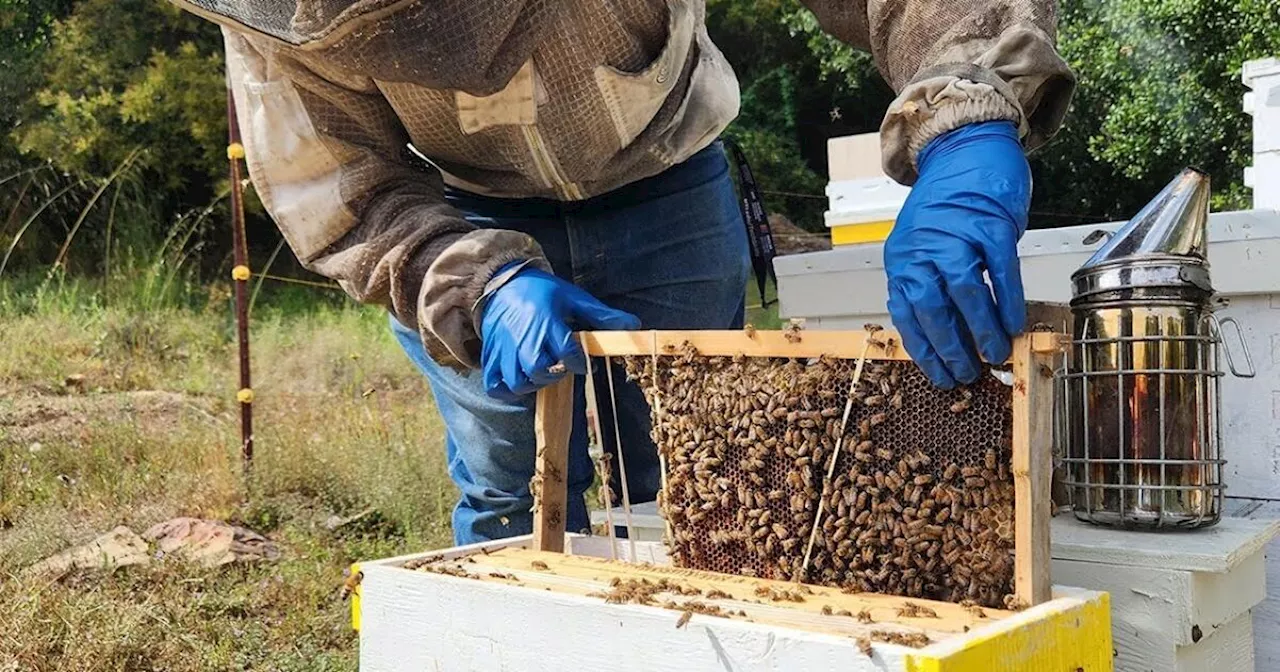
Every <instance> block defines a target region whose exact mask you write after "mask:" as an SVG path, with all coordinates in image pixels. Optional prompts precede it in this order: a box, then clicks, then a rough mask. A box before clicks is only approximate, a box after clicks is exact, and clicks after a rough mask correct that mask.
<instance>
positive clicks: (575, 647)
mask: <svg viewBox="0 0 1280 672" xmlns="http://www.w3.org/2000/svg"><path fill="white" fill-rule="evenodd" d="M529 543H530V537H522V538H517V539H509V540H505V541H499V542H490V543H488V544H484V545H482V546H483V550H481V546H471V547H463V548H456V549H447V550H443V551H438V552H434V553H425V554H419V555H416V556H405V557H400V558H390V559H387V560H377V561H372V562H366V563H362V564H361V565H360V566H359V571H361V572H362V575H363V581H362V583H361V584H360V586H359V589H358V593H359V600H358V603H357V605H355V607H354V609H356V610H358V613H359V630H360V669H361V670H362V672H410V671H412V672H419V671H421V670H440V671H446V672H451V671H454V670H459V671H462V670H466V671H471V670H484V671H486V672H490V671H491V672H514V671H522V672H523V671H541V670H548V671H552V670H556V671H559V670H572V671H575V672H576V671H582V672H587V671H591V672H594V671H596V670H610V671H612V672H699V671H703V670H706V671H708V672H724V671H729V672H749V671H756V670H760V671H767V672H791V671H796V672H799V671H802V670H803V671H804V672H824V671H828V670H829V671H831V672H837V671H838V672H1022V671H1024V670H1044V671H1046V672H1047V671H1049V670H1055V671H1056V670H1062V671H1064V672H1106V671H1109V670H1111V669H1112V655H1111V638H1110V623H1109V620H1108V606H1107V600H1108V597H1107V595H1105V594H1104V593H1098V592H1093V591H1085V590H1080V589H1075V588H1056V587H1055V589H1054V599H1053V600H1050V601H1049V602H1045V603H1043V604H1040V605H1038V606H1035V607H1031V608H1029V609H1026V610H1024V611H1021V612H1017V613H1013V612H997V611H994V610H988V611H987V612H984V615H977V614H975V613H973V612H972V611H970V610H967V609H965V608H963V607H961V606H959V605H952V604H944V603H933V602H928V601H926V600H914V601H913V603H914V604H917V605H919V606H928V607H931V608H933V609H935V610H936V613H935V614H932V615H926V616H903V615H902V614H900V613H898V612H897V609H898V608H899V606H900V605H903V604H905V601H904V600H903V599H901V598H894V597H890V596H884V595H873V594H868V593H859V594H851V595H846V594H843V593H841V592H840V591H839V590H836V589H831V588H821V587H816V586H815V587H812V588H810V589H808V591H807V592H804V593H803V594H804V595H806V596H807V597H805V598H803V599H802V600H799V601H794V600H783V601H778V600H776V599H772V598H769V597H763V598H762V597H760V595H761V593H759V592H757V591H756V590H754V589H755V588H756V587H759V586H761V585H764V584H768V585H772V586H774V587H776V588H779V589H782V590H786V591H792V590H795V591H801V590H803V589H801V588H799V587H798V584H792V583H783V582H766V581H763V580H759V579H750V578H747V577H736V576H727V575H713V574H710V573H706V572H694V571H691V570H679V569H674V568H670V567H667V566H665V565H666V557H665V554H664V553H663V552H662V547H661V545H660V544H656V543H653V542H637V543H636V544H635V548H636V550H637V553H636V558H637V559H639V560H640V561H641V562H642V563H647V564H629V563H625V562H620V561H610V560H606V559H605V558H607V557H608V556H609V550H608V549H609V541H608V540H607V539H602V538H598V537H596V538H592V537H581V536H577V535H568V536H567V538H566V543H565V554H558V553H541V554H539V553H536V552H531V551H529V550H528V549H527V548H520V547H521V546H527V545H528V544H529ZM630 548H631V544H630V543H620V544H619V545H618V546H617V549H616V552H617V554H618V556H619V558H621V559H623V560H625V559H627V558H628V557H629V553H630ZM468 557H470V558H472V561H471V562H470V564H469V562H468V560H467V558H468ZM428 558H429V559H430V562H433V563H443V564H444V565H445V566H450V567H453V568H454V569H453V570H451V571H460V572H465V573H467V576H456V575H449V574H442V573H438V572H424V571H418V570H416V569H412V568H406V567H405V565H406V564H408V565H409V567H413V566H414V564H415V562H424V561H427V559H428ZM450 563H452V564H450ZM620 577H622V578H628V577H634V578H629V579H628V580H638V579H640V578H645V579H646V580H649V581H651V582H653V581H655V580H656V581H662V580H671V581H674V582H677V583H679V584H680V585H681V586H684V587H686V588H700V589H701V590H702V591H703V594H702V595H697V596H691V594H690V593H683V594H680V595H677V594H675V593H670V592H663V593H661V594H660V595H658V596H655V600H654V602H653V603H652V604H636V603H616V602H610V601H607V600H606V594H607V593H609V592H610V590H611V586H613V585H615V584H614V583H613V579H615V578H620ZM711 587H716V588H722V589H723V590H724V591H725V593H726V594H723V595H721V596H712V594H711V592H710V591H709V589H710V588H711ZM692 601H698V602H701V603H702V604H704V605H715V606H717V607H722V608H723V609H724V610H725V611H726V613H725V614H724V615H723V616H715V615H704V614H702V613H698V614H694V615H692V616H690V617H687V618H685V617H682V614H683V613H685V612H683V611H682V606H677V605H687V604H689V603H690V602H692ZM823 606H827V607H829V608H831V609H834V610H841V611H848V612H850V613H839V612H837V611H832V612H830V613H828V611H827V610H822V607H823ZM860 608H862V609H865V610H866V611H867V613H868V614H869V616H870V617H871V618H872V620H873V621H874V622H872V623H864V622H862V621H860V620H859V619H858V618H855V617H853V615H852V614H853V612H855V611H857V610H859V609H860ZM739 610H741V614H739V613H738V612H739ZM682 621H683V622H682ZM875 632H880V633H882V635H881V636H880V637H879V638H877V639H874V640H871V641H869V642H868V641H863V642H861V643H860V641H859V640H860V639H862V638H863V637H865V636H866V635H867V633H873V636H875V635H874V633H875ZM888 632H895V633H917V634H925V633H927V635H926V636H928V637H929V640H930V643H928V644H926V645H923V646H921V647H919V648H917V647H913V646H905V645H901V644H895V643H889V642H886V641H882V640H883V639H885V637H883V633H888ZM868 646H869V647H870V653H869V654H868V653H865V652H864V650H865V649H866V647H868Z"/></svg>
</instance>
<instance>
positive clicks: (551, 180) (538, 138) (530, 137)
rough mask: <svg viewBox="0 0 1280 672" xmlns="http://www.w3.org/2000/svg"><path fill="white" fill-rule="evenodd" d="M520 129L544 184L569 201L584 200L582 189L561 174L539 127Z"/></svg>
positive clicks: (523, 127) (522, 127)
mask: <svg viewBox="0 0 1280 672" xmlns="http://www.w3.org/2000/svg"><path fill="white" fill-rule="evenodd" d="M520 129H521V131H523V132H524V139H525V142H527V143H528V144H529V152H530V154H532V155H533V162H534V164H535V165H536V166H537V167H538V172H539V173H540V174H541V175H542V180H543V182H545V183H546V185H547V186H548V187H551V188H553V189H555V190H556V191H558V192H559V193H560V195H561V196H562V197H564V198H566V199H568V200H571V201H580V200H582V198H583V195H582V189H581V188H580V187H579V186H578V185H577V184H575V183H573V182H571V181H570V180H569V178H567V177H565V175H564V173H561V172H560V169H559V168H557V167H556V163H555V159H553V158H552V156H551V152H550V151H548V150H547V144H546V143H545V142H543V140H542V133H540V132H539V131H538V127H537V126H521V127H520Z"/></svg>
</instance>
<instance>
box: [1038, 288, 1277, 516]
mask: <svg viewBox="0 0 1280 672" xmlns="http://www.w3.org/2000/svg"><path fill="white" fill-rule="evenodd" d="M1224 324H1231V325H1233V326H1235V327H1236V329H1237V330H1239V329H1240V327H1239V324H1238V323H1236V321H1235V320H1234V319H1233V318H1225V319H1221V320H1220V319H1218V318H1217V317H1216V316H1214V315H1213V314H1212V313H1203V314H1199V313H1198V311H1192V310H1191V309H1188V308H1180V309H1178V308H1172V307H1169V306H1126V307H1124V308H1123V309H1119V308H1116V309H1111V310H1108V311H1105V312H1104V311H1092V314H1091V315H1089V316H1088V317H1086V318H1085V319H1082V320H1081V322H1080V324H1078V325H1077V330H1078V333H1077V337H1076V338H1073V339H1072V342H1071V365H1070V366H1069V367H1067V368H1065V369H1063V370H1062V371H1060V373H1059V378H1060V385H1059V386H1058V389H1057V392H1058V395H1059V397H1058V401H1057V403H1058V428H1057V431H1058V432H1059V435H1060V437H1061V438H1060V439H1059V440H1060V441H1062V442H1063V443H1065V445H1066V446H1067V450H1066V456H1065V457H1063V458H1061V462H1062V464H1063V465H1064V467H1065V469H1064V473H1065V476H1064V478H1063V483H1064V484H1065V485H1066V487H1067V488H1068V490H1069V492H1070V496H1071V504H1072V510H1073V512H1074V514H1075V516H1076V518H1078V519H1079V520H1083V521H1086V522H1089V523H1094V524H1100V525H1108V526H1113V527H1123V528H1149V529H1176V528H1182V529H1194V528H1199V527H1208V526H1211V525H1214V524H1215V523H1217V522H1218V521H1219V520H1220V519H1221V517H1222V504H1223V497H1224V494H1225V491H1226V486H1225V485H1224V484H1223V466H1224V465H1225V464H1226V460H1224V459H1223V458H1222V450H1221V443H1222V438H1221V435H1222V428H1221V419H1222V396H1221V379H1222V377H1223V376H1224V375H1225V374H1226V372H1225V371H1224V369H1223V368H1222V359H1223V355H1224V354H1225V357H1226V360H1227V366H1228V368H1229V369H1230V371H1231V372H1232V373H1233V374H1234V375H1238V376H1246V377H1247V376H1250V375H1252V374H1251V373H1245V372H1242V371H1239V370H1237V369H1236V366H1235V363H1234V361H1232V359H1231V351H1230V348H1228V347H1227V346H1226V345H1225V344H1224V343H1223V325H1224ZM1175 325H1176V326H1175ZM1171 327H1172V328H1171ZM1240 342H1241V345H1242V347H1243V351H1244V352H1243V354H1244V357H1245V362H1246V366H1247V369H1248V371H1250V372H1252V371H1253V363H1252V361H1251V359H1250V356H1249V352H1248V349H1247V346H1244V341H1243V338H1241V341H1240Z"/></svg>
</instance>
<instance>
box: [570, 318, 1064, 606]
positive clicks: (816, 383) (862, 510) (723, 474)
mask: <svg viewBox="0 0 1280 672" xmlns="http://www.w3.org/2000/svg"><path fill="white" fill-rule="evenodd" d="M582 336H583V343H584V345H585V346H586V349H587V351H588V353H589V354H591V355H594V356H616V357H620V358H621V360H622V361H623V362H625V364H626V365H627V369H628V373H629V374H630V375H631V376H633V377H636V378H638V379H640V382H641V385H642V386H643V387H644V388H645V390H646V392H647V394H648V395H649V396H650V402H651V406H652V407H653V408H654V409H655V422H654V429H653V432H654V439H655V444H656V445H657V446H658V447H659V451H660V453H661V454H662V455H663V457H664V461H665V462H666V467H665V469H666V476H667V483H666V484H665V485H664V488H663V493H664V494H663V499H664V501H663V502H662V509H663V510H664V512H665V513H664V515H666V516H667V520H668V524H669V527H670V538H669V539H668V542H669V551H670V553H671V556H672V558H673V560H674V562H675V564H677V566H682V567H688V568H696V569H709V570H712V571H717V572H722V573H726V574H746V575H755V576H760V577H762V578H781V579H792V580H798V581H803V582H806V583H814V584H819V585H829V586H838V587H841V588H843V589H845V590H848V591H850V592H854V591H867V592H877V593H885V594H895V595H904V596H909V597H922V598H929V599H941V600H947V601H953V602H962V603H970V602H971V603H975V604H981V605H984V606H993V607H1004V606H1015V607H1016V606H1022V605H1029V604H1036V603H1039V602H1042V601H1045V600H1047V599H1048V598H1049V595H1048V592H1049V591H1048V586H1049V580H1048V569H1047V567H1048V534H1047V526H1048V517H1049V486H1050V479H1049V476H1048V474H1049V472H1050V471H1051V457H1050V445H1049V444H1050V443H1051V440H1052V439H1051V433H1052V432H1051V425H1052V421H1051V417H1052V415H1051V413H1052V404H1051V398H1052V396H1051V395H1052V380H1051V376H1050V377H1046V376H1045V375H1044V373H1048V374H1051V369H1049V368H1048V367H1047V366H1045V362H1048V363H1051V362H1052V359H1051V358H1052V353H1053V352H1056V351H1058V350H1059V349H1060V347H1061V338H1060V337H1059V336H1058V335H1056V334H1030V335H1027V336H1024V337H1020V338H1019V339H1017V341H1016V342H1015V357H1014V360H1013V367H1012V368H1013V376H1014V380H1013V384H1012V386H1006V385H1004V384H1002V383H1001V382H999V381H997V380H996V378H995V377H993V376H985V375H984V376H983V377H982V379H980V381H979V382H978V383H976V384H975V385H974V386H971V387H969V388H967V389H963V390H952V391H942V390H936V389H935V388H933V387H932V386H930V385H929V384H928V382H927V380H926V379H925V378H924V377H923V375H922V374H921V373H920V372H919V371H918V369H916V367H915V366H914V365H912V364H911V363H910V362H909V361H907V356H906V355H905V353H904V352H902V351H901V348H899V347H897V336H896V334H894V333H893V332H890V331H881V332H879V333H877V334H875V335H869V334H868V333H867V332H835V331H822V332H803V333H796V332H751V331H746V332H716V331H709V332H595V333H586V334H583V335H582ZM859 359H864V364H863V371H862V373H861V377H860V378H859V382H858V385H857V388H856V390H855V393H854V395H853V396H854V400H853V402H851V404H852V407H851V409H850V411H849V415H848V419H847V421H846V420H844V410H845V409H844V406H845V402H846V400H847V399H848V396H849V395H848V388H849V383H850V381H851V379H852V376H853V371H854V369H855V368H856V365H857V363H858V360H859ZM655 367H656V369H655ZM655 370H656V371H657V377H656V379H655V377H654V371H655ZM1042 378H1044V380H1041V379H1042ZM708 386H710V387H712V388H714V389H715V390H716V391H717V392H718V393H716V394H707V393H705V389H706V388H707V387H708ZM726 390H729V391H732V394H729V395H728V396H726ZM1046 390H1048V394H1046V393H1045V391H1046ZM1033 401H1034V402H1035V403H1032V402H1033ZM903 419H907V420H910V422H909V423H907V424H908V425H910V429H911V431H906V432H904V431H903V430H901V429H900V428H895V426H896V425H897V424H901V422H900V421H901V420H903ZM842 429H843V433H842V431H841V430H842ZM912 432H914V434H913V433H912ZM837 443H839V445H840V449H839V451H838V455H837V459H836V461H835V463H834V465H833V464H832V462H831V456H832V455H833V454H835V453H836V445H837ZM877 444H879V445H877ZM1032 444H1035V445H1037V446H1041V447H1040V448H1039V449H1037V450H1035V451H1032V450H1030V446H1031V445H1032ZM828 473H831V474H832V477H831V478H830V479H827V478H826V476H827V474H828ZM1015 502H1018V504H1017V505H1016V506H1015ZM819 512H821V513H819ZM819 516H820V518H819V526H818V529H817V530H815V529H814V525H813V520H814V519H815V517H819ZM810 537H812V538H813V541H812V552H811V553H810V552H809V550H810V543H811V541H810ZM806 556H808V562H805V558H806Z"/></svg>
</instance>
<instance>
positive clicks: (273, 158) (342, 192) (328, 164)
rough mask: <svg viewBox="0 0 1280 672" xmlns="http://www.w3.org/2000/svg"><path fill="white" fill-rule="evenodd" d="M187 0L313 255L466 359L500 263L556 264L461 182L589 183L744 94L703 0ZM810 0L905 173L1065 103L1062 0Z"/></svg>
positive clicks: (675, 138)
mask: <svg viewBox="0 0 1280 672" xmlns="http://www.w3.org/2000/svg"><path fill="white" fill-rule="evenodd" d="M174 1H175V2H177V4H179V5H181V6H182V7H184V8H186V9H188V10H190V11H192V12H195V13H197V14H200V15H202V16H204V17H207V18H208V19H210V20H213V21H215V22H218V23H219V24H221V25H222V26H223V32H224V35H225V40H226V49H227V61H228V64H227V65H228V72H229V78H230V82H231V86H232V88H233V91H234V93H235V97H236V109H237V112H238V116H239V120H240V126H241V132H242V135H243V139H244V145H245V151H246V159H247V161H248V166H249V173H250V176H251V177H252V179H253V183H254V186H255V187H256V189H257V191H258V193H259V195H260V196H261V198H262V200H263V203H264V204H265V205H266V207H267V210H268V211H269V212H270V213H271V215H272V217H273V218H274V219H275V220H276V222H277V223H278V225H279V226H280V229H281V231H282V232H283V233H284V236H285V238H286V239H287V240H288V242H289V245H290V246H291V247H292V248H293V251H294V252H295V253H296V254H297V256H298V258H299V259H301V260H302V261H303V262H304V263H305V264H306V265H307V266H308V267H309V268H311V269H313V270H315V271H316V272H318V273H321V274H323V275H326V276H328V277H331V278H334V279H336V280H338V281H339V282H340V283H341V284H342V286H343V288H344V289H345V290H346V291H347V292H348V293H349V294H350V295H351V296H353V297H354V298H356V299H357V300H360V301H364V302H371V303H378V304H382V305H385V306H387V307H388V308H389V309H390V310H391V311H392V312H393V313H394V314H395V315H396V317H397V318H398V319H399V320H400V321H401V322H402V323H404V324H406V325H416V326H417V328H418V331H419V332H420V334H421V336H422V338H423V341H424V344H425V345H426V348H427V351H428V352H429V353H430V354H431V356H432V357H433V358H435V359H436V360H437V361H439V362H441V363H444V364H448V365H452V366H458V367H473V366H475V365H476V364H477V360H478V356H479V336H478V333H477V328H476V324H475V317H474V315H473V312H474V311H473V309H474V306H475V305H476V302H477V300H478V299H479V297H480V296H481V294H482V292H483V291H484V288H485V286H486V284H487V283H488V282H489V280H490V279H491V277H492V276H493V274H494V271H495V270H496V269H498V268H499V267H501V266H503V265H504V264H506V263H507V262H509V261H512V260H517V259H529V260H532V263H534V264H539V265H543V266H545V264H546V262H545V260H543V258H542V254H541V251H540V249H539V247H538V245H537V243H535V242H534V241H533V240H532V239H531V238H529V237H528V236H526V235H524V234H521V233H516V232H512V231H503V230H493V229H487V230H481V229H477V228H476V227H475V226H472V225H471V224H469V223H468V222H466V221H465V220H464V219H463V218H462V216H461V215H460V213H458V212H457V211H456V210H454V209H453V208H451V207H450V206H449V205H447V204H446V203H445V201H444V199H443V197H442V189H443V185H444V184H449V185H452V186H456V187H459V188H462V189H466V190H469V191H473V192H478V193H482V194H490V195H496V196H503V197H526V196H541V197H549V198H557V199H563V200H577V199H584V198H590V197H591V196H594V195H597V194H601V193H604V192H607V191H609V190H611V189H614V188H616V187H619V186H621V185H624V184H627V183H629V182H633V181H635V180H638V179H641V178H644V177H648V176H650V175H654V174H656V173H659V172H661V171H662V170H664V169H666V168H667V167H669V166H671V165H673V164H676V163H679V162H680V161H683V160H684V159H685V158H687V157H689V156H690V155H692V154H693V153H695V152H697V151H698V150H699V149H702V148H703V147H706V146H707V145H708V144H710V143H711V142H712V141H713V140H714V139H715V138H716V137H717V135H718V134H719V133H720V132H721V131H722V130H723V129H724V128H725V126H726V125H727V124H728V123H729V122H730V121H731V120H732V119H733V118H734V116H736V114H737V112H738V82H737V79H736V77H735V76H734V73H733V70H732V69H731V68H730V66H729V64H728V62H727V61H726V60H725V58H724V56H723V55H722V54H721V53H720V51H719V50H718V49H717V48H716V46H715V45H714V44H712V42H711V39H710V38H709V37H708V36H707V30H706V26H705V22H704V17H705V6H704V0H358V1H354V2H352V1H350V0H296V1H294V2H270V1H269V2H260V1H259V2H250V1H248V0H174ZM804 3H805V4H806V5H808V6H809V8H810V9H812V10H813V11H814V12H815V13H816V14H817V16H818V19H819V20H820V22H821V24H822V26H823V27H824V28H825V29H826V30H827V31H829V32H830V33H832V34H834V35H836V36H837V37H839V38H841V39H843V40H845V41H846V42H848V43H850V44H852V45H855V46H857V47H860V48H863V49H868V50H870V51H871V53H872V54H873V55H874V56H875V59H876V63H877V65H878V67H879V68H880V71H881V72H882V73H883V75H884V76H885V78H886V80H887V81H888V82H889V83H890V84H891V85H892V86H893V88H894V90H895V91H897V92H898V97H897V99H896V100H895V101H894V102H893V104H892V105H891V106H890V107H889V109H888V111H887V112H886V114H885V118H884V122H883V125H882V127H881V133H882V137H883V143H884V157H885V159H884V160H885V168H886V170H887V172H888V173H889V174H890V175H892V176H893V177H895V178H897V179H898V180H900V181H902V182H904V183H910V182H912V181H914V179H915V175H916V172H915V162H914V160H915V156H916V154H917V152H918V151H919V150H920V149H921V148H922V147H923V146H924V145H925V144H926V143H927V142H928V141H929V140H930V139H932V138H933V137H935V136H937V135H938V134H940V133H943V132H945V131H948V130H951V129H953V128H956V127H958V126H961V125H963V124H966V123H970V122H975V121H983V120H995V119H1007V120H1011V121H1013V122H1015V123H1016V124H1017V125H1018V126H1019V128H1020V130H1021V135H1022V140H1023V143H1024V144H1025V146H1026V147H1028V148H1034V147H1036V146H1038V145H1040V144H1041V143H1043V142H1044V141H1045V140H1046V139H1047V138H1048V137H1049V136H1050V135H1051V134H1052V133H1053V132H1054V131H1055V130H1056V129H1057V127H1058V125H1059V124H1060V122H1061V120H1062V117H1063V115H1064V113H1065V111H1066V108H1067V105H1068V102H1069V100H1070V97H1071V93H1072V90H1073V88H1074V78H1073V76H1072V74H1071V71H1070V69H1069V68H1068V67H1067V65H1066V63H1065V62H1064V61H1063V60H1062V59H1061V58H1060V57H1059V56H1058V54H1057V52H1056V51H1055V49H1054V39H1055V25H1056V16H1055V5H1054V3H1053V2H1051V1H1048V0H996V1H993V2H982V1H978V0H804ZM410 147H412V150H410V149H409V148H410Z"/></svg>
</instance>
